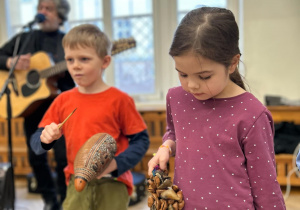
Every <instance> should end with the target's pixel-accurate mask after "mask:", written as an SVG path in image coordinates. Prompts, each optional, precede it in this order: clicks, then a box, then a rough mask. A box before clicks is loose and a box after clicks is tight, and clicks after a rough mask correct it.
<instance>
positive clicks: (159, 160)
mask: <svg viewBox="0 0 300 210" xmlns="http://www.w3.org/2000/svg"><path fill="white" fill-rule="evenodd" d="M169 159H170V151H169V149H168V148H166V147H160V148H159V149H158V151H157V153H156V154H155V155H154V157H153V158H151V160H150V161H149V162H148V175H149V176H151V174H152V171H153V169H154V167H155V166H157V165H159V167H160V169H162V170H166V169H167V163H168V161H169Z"/></svg>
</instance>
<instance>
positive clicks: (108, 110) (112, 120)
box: [39, 87, 146, 194]
mask: <svg viewBox="0 0 300 210" xmlns="http://www.w3.org/2000/svg"><path fill="white" fill-rule="evenodd" d="M75 108H77V110H76V111H75V112H74V114H73V115H72V116H71V117H70V119H69V120H68V121H67V122H66V123H65V124H64V125H63V127H62V129H63V134H64V136H65V139H66V148H67V161H68V165H67V167H66V168H65V175H66V180H67V183H68V180H69V179H70V176H71V175H72V174H74V160H75V157H76V154H77V152H78V150H79V149H80V147H81V146H82V145H83V144H84V143H85V142H86V141H87V140H88V139H89V138H90V137H91V136H93V135H94V134H96V133H108V134H110V135H111V136H112V137H113V138H114V139H115V140H116V142H117V153H116V156H117V155H118V154H119V153H121V152H123V151H124V150H126V148H127V147H128V145H129V141H128V139H127V138H126V137H125V136H126V135H132V134H136V133H139V132H141V131H143V130H145V129H146V125H145V123H144V120H143V119H142V117H141V115H140V114H139V112H138V111H137V110H136V108H135V104H134V101H133V99H132V98H131V97H129V96H128V95H127V94H126V93H123V92H122V91H120V90H118V89H117V88H114V87H110V88H109V89H108V90H106V91H104V92H101V93H96V94H82V93H80V92H79V91H78V89H77V88H74V89H72V90H69V91H66V92H63V93H61V94H60V95H59V96H58V97H57V98H56V99H55V100H54V102H53V103H52V104H51V106H50V107H49V109H48V110H47V112H46V113H45V115H44V117H43V119H42V121H41V122H40V124H39V127H40V128H41V127H45V126H46V125H49V124H50V123H52V122H55V123H57V124H59V123H61V122H63V120H64V119H65V118H66V117H67V116H68V115H69V114H70V113H71V112H72V111H73V110H74V109H75ZM118 180H120V181H122V182H124V183H125V184H126V185H127V187H128V192H129V194H131V192H132V188H133V180H132V175H131V172H130V171H126V172H125V173H123V174H122V175H121V176H120V177H118Z"/></svg>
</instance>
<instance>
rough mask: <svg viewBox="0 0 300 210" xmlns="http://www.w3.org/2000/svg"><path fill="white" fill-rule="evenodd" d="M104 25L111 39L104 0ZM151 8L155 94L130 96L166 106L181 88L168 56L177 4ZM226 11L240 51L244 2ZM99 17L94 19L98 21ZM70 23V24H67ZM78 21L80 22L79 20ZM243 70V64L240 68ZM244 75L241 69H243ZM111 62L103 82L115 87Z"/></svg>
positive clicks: (230, 2) (1, 38) (6, 33)
mask: <svg viewBox="0 0 300 210" xmlns="http://www.w3.org/2000/svg"><path fill="white" fill-rule="evenodd" d="M102 3H103V5H102V9H103V11H102V12H103V18H102V21H103V25H104V27H105V33H106V34H107V35H108V36H109V37H112V36H113V28H112V26H113V24H112V16H111V12H110V11H112V10H111V8H112V3H111V1H108V0H103V2H102ZM8 7H9V1H8V0H4V1H1V2H0V12H2V14H5V15H4V16H2V17H1V18H0V21H1V20H2V23H4V24H1V27H0V29H1V32H0V42H1V43H2V44H3V43H5V42H6V41H7V40H8V39H9V37H10V38H11V37H12V36H13V35H15V34H12V31H13V30H12V29H13V27H14V26H10V25H11V24H10V20H9V18H8V16H9V14H8V11H9V10H7V9H8ZM152 8H153V39H154V43H153V44H154V71H155V93H154V94H151V95H148V94H147V95H146V94H138V95H131V96H132V97H133V98H134V99H135V101H136V102H137V103H139V104H144V103H158V104H160V103H165V96H166V94H167V92H168V89H169V88H171V87H174V86H178V85H180V83H179V79H178V76H177V73H176V72H175V67H174V62H173V59H172V58H171V57H170V56H169V54H168V51H169V47H170V45H171V41H172V37H173V33H174V31H175V29H176V27H177V25H178V23H177V14H178V13H177V1H176V0H163V1H161V0H152ZM227 8H228V9H230V10H231V11H232V12H233V13H234V14H235V16H236V21H237V23H238V25H239V28H240V48H241V52H242V51H243V25H242V24H241V23H243V15H242V14H243V13H242V10H243V0H227ZM100 19H101V18H95V20H100ZM70 22H71V21H70ZM78 22H80V20H79V21H78ZM69 29H70V28H69V27H68V23H66V24H65V25H64V27H62V30H63V31H65V32H67V31H68V30H69ZM241 68H242V65H241ZM241 72H242V74H243V69H242V71H241ZM114 78H115V72H114V62H112V63H111V65H110V66H109V67H108V68H107V69H106V70H105V80H106V82H107V83H108V84H110V85H112V86H114V84H115V81H114Z"/></svg>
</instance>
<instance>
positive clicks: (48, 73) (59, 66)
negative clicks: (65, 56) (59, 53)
mask: <svg viewBox="0 0 300 210" xmlns="http://www.w3.org/2000/svg"><path fill="white" fill-rule="evenodd" d="M67 70H68V69H67V63H66V61H61V62H59V63H56V64H55V66H52V67H49V68H47V69H44V70H43V71H41V72H40V76H41V78H48V77H52V76H55V75H57V74H59V73H62V72H64V71H67Z"/></svg>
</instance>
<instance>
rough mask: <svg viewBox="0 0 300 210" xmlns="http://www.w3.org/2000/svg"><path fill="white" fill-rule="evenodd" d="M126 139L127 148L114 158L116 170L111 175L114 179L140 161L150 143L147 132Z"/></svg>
mask: <svg viewBox="0 0 300 210" xmlns="http://www.w3.org/2000/svg"><path fill="white" fill-rule="evenodd" d="M126 137H127V138H128V139H129V146H128V148H127V149H126V150H125V151H124V152H122V153H120V154H119V155H118V156H117V157H115V160H116V162H117V166H118V169H117V170H115V171H113V172H112V173H111V174H112V176H114V177H119V176H120V175H121V174H123V173H124V172H125V171H128V170H129V169H131V168H133V167H134V166H135V165H136V164H137V163H138V162H140V161H141V160H142V158H143V157H144V155H145V153H146V152H147V150H148V148H149V144H150V141H149V135H148V132H147V130H143V131H142V132H140V133H137V134H133V135H129V136H126Z"/></svg>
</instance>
